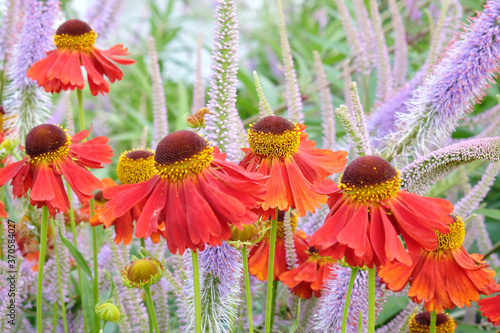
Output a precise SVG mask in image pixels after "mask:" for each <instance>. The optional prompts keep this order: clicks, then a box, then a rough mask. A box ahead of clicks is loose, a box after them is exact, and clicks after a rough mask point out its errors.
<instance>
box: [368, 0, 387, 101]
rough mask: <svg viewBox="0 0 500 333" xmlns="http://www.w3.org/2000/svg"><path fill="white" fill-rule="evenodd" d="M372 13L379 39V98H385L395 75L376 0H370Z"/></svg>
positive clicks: (377, 38) (374, 27)
mask: <svg viewBox="0 0 500 333" xmlns="http://www.w3.org/2000/svg"><path fill="white" fill-rule="evenodd" d="M369 4H370V15H371V21H372V24H373V29H374V31H375V37H376V40H377V94H376V96H377V98H378V99H384V98H385V97H386V96H387V95H388V94H389V93H390V92H391V91H392V87H393V77H392V70H391V63H390V61H389V51H388V49H387V44H386V42H385V37H384V30H383V28H382V19H381V18H380V13H379V11H378V5H377V2H376V0H369Z"/></svg>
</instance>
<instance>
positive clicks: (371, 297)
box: [368, 265, 377, 333]
mask: <svg viewBox="0 0 500 333" xmlns="http://www.w3.org/2000/svg"><path fill="white" fill-rule="evenodd" d="M376 270H377V267H375V265H374V266H373V268H369V269H368V333H374V332H375V275H376V272H375V271H376Z"/></svg>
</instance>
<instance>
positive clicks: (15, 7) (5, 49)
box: [0, 0, 21, 71]
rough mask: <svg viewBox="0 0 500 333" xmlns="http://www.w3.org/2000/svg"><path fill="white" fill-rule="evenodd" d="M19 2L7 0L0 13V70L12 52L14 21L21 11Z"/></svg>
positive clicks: (14, 32) (3, 68)
mask: <svg viewBox="0 0 500 333" xmlns="http://www.w3.org/2000/svg"><path fill="white" fill-rule="evenodd" d="M20 7H21V2H19V1H15V0H8V1H7V2H6V3H5V11H4V12H3V13H2V14H3V15H2V18H3V21H2V29H1V31H0V64H1V67H0V68H1V70H3V71H5V68H6V64H7V61H8V60H9V58H10V53H11V52H12V45H13V42H14V40H13V38H12V36H15V35H16V30H17V29H16V23H17V20H18V19H19V14H20V11H21V8H20Z"/></svg>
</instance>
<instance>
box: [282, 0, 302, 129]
mask: <svg viewBox="0 0 500 333" xmlns="http://www.w3.org/2000/svg"><path fill="white" fill-rule="evenodd" d="M278 12H279V17H280V41H281V55H282V57H283V70H284V72H285V84H286V106H287V109H288V119H290V120H291V121H293V122H297V123H301V124H302V123H304V113H303V112H302V108H303V106H302V97H301V95H300V89H299V84H298V82H297V73H296V72H295V68H294V64H293V58H292V51H291V49H290V43H289V42H288V37H287V33H286V25H285V15H284V14H283V3H282V0H278Z"/></svg>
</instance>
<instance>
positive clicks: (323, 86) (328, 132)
mask: <svg viewBox="0 0 500 333" xmlns="http://www.w3.org/2000/svg"><path fill="white" fill-rule="evenodd" d="M313 55H314V68H315V70H316V84H317V86H318V90H319V98H320V103H321V119H322V124H321V126H322V128H323V148H326V149H330V150H334V149H335V110H334V108H333V102H332V95H331V93H330V86H329V84H328V81H327V79H326V74H325V69H324V68H323V64H322V63H321V58H320V56H319V53H318V51H314V52H313Z"/></svg>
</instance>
